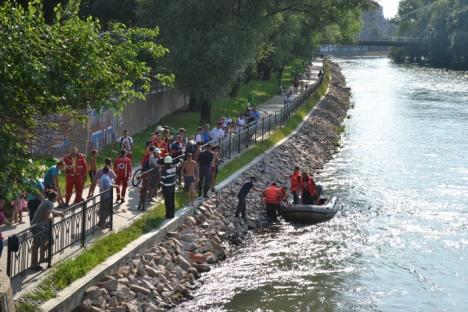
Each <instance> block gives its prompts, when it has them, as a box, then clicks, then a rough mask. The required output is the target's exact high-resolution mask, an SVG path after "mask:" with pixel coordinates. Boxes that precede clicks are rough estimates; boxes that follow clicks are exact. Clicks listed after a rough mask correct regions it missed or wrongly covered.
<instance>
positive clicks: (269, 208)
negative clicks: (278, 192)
mask: <svg viewBox="0 0 468 312" xmlns="http://www.w3.org/2000/svg"><path fill="white" fill-rule="evenodd" d="M279 209H280V205H279V204H272V203H266V214H267V217H268V218H270V219H271V220H276V215H277V214H276V213H277V211H279Z"/></svg>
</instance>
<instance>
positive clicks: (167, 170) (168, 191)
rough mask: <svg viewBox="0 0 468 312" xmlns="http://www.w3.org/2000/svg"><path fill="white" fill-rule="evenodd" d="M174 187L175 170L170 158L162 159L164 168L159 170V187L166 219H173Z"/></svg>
mask: <svg viewBox="0 0 468 312" xmlns="http://www.w3.org/2000/svg"><path fill="white" fill-rule="evenodd" d="M175 185H176V168H175V166H174V164H173V163H172V157H171V156H166V157H165V158H164V166H163V168H162V170H161V186H162V192H163V197H164V204H165V206H166V219H172V218H174V213H175Z"/></svg>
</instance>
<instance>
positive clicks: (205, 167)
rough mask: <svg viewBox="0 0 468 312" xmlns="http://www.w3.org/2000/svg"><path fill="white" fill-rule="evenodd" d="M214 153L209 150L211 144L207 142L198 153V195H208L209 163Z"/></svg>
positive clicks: (209, 180)
mask: <svg viewBox="0 0 468 312" xmlns="http://www.w3.org/2000/svg"><path fill="white" fill-rule="evenodd" d="M213 158H214V154H213V152H212V151H211V145H210V144H207V145H206V146H205V150H204V151H203V152H201V153H200V155H198V163H199V164H200V169H199V179H200V180H199V181H198V196H199V197H200V196H202V189H203V197H205V198H207V197H208V189H209V188H210V182H211V163H212V162H213Z"/></svg>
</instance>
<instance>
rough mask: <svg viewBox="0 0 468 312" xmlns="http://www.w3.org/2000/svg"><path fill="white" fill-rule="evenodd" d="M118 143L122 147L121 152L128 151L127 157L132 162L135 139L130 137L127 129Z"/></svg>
mask: <svg viewBox="0 0 468 312" xmlns="http://www.w3.org/2000/svg"><path fill="white" fill-rule="evenodd" d="M117 143H118V144H119V145H120V146H119V148H120V150H126V151H127V157H128V158H130V160H132V149H133V139H132V137H131V136H129V135H128V130H127V129H125V130H124V131H123V133H122V136H121V137H119V138H118V139H117Z"/></svg>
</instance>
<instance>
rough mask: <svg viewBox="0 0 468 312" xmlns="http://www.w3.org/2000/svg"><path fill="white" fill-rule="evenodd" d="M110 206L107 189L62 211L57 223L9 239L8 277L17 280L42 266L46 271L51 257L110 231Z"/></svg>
mask: <svg viewBox="0 0 468 312" xmlns="http://www.w3.org/2000/svg"><path fill="white" fill-rule="evenodd" d="M112 204H113V190H112V189H109V190H107V191H104V192H102V193H101V194H99V195H96V196H94V197H92V198H90V199H88V200H86V201H83V202H81V203H79V204H76V205H73V206H71V207H69V208H68V209H66V210H64V211H63V213H64V215H65V216H64V218H62V219H61V220H59V221H57V222H54V220H53V219H52V220H47V221H43V222H41V223H39V224H35V225H33V226H31V227H29V228H27V229H26V230H24V231H22V232H20V233H18V234H16V235H14V236H13V237H9V238H8V256H7V257H8V258H7V274H8V276H9V277H10V278H14V277H17V276H19V275H21V274H22V273H25V272H26V271H27V270H29V269H31V268H32V267H34V266H36V265H38V263H42V262H47V265H48V267H49V268H50V267H51V266H52V260H53V257H54V255H57V254H59V253H62V252H63V251H64V250H65V249H67V248H71V247H73V246H76V247H81V248H83V247H84V246H85V243H86V239H87V238H88V237H89V236H91V235H93V234H95V233H96V232H98V231H99V230H100V229H103V228H109V229H112V226H113V206H112ZM16 240H17V242H16ZM16 243H17V244H16ZM13 245H16V246H13ZM14 247H17V248H14ZM14 250H16V251H14Z"/></svg>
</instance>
